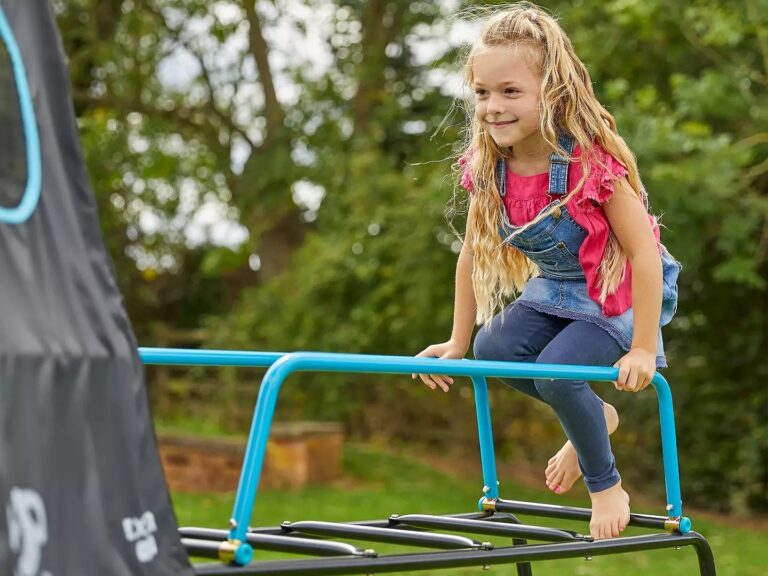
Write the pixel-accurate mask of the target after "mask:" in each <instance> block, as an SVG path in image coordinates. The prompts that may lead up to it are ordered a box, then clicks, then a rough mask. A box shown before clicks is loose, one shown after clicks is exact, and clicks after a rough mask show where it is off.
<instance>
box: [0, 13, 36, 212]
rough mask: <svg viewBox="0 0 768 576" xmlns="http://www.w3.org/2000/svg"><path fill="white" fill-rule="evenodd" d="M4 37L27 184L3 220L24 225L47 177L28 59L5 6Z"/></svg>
mask: <svg viewBox="0 0 768 576" xmlns="http://www.w3.org/2000/svg"><path fill="white" fill-rule="evenodd" d="M0 38H2V41H3V42H4V43H5V45H6V47H7V49H8V55H9V56H10V58H11V63H12V64H13V76H14V79H15V81H16V90H17V92H18V95H19V107H20V109H21V119H22V123H23V125H24V139H25V141H26V149H27V184H26V186H25V188H24V196H22V198H21V202H19V205H18V206H16V207H15V208H3V207H2V206H0V222H4V223H6V224H22V223H24V222H26V220H27V219H28V218H29V217H30V216H31V215H32V212H34V211H35V208H36V207H37V202H38V201H39V200H40V188H41V186H42V180H43V178H42V162H41V159H40V137H39V134H38V132H37V122H36V120H35V107H34V106H33V104H32V97H31V95H30V91H29V84H28V83H27V73H26V71H25V69H24V61H23V60H22V59H21V52H20V51H19V47H18V45H17V44H16V39H15V38H14V36H13V32H12V31H11V26H10V25H9V24H8V20H7V19H6V18H5V13H4V12H3V9H2V8H0Z"/></svg>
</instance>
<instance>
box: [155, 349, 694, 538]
mask: <svg viewBox="0 0 768 576" xmlns="http://www.w3.org/2000/svg"><path fill="white" fill-rule="evenodd" d="M140 355H141V358H142V360H144V361H145V362H146V363H148V364H176V365H206V366H253V367H264V366H271V367H270V368H269V370H267V373H266V374H265V376H264V379H263V381H262V385H261V388H260V390H259V396H258V399H257V402H256V408H255V412H254V418H253V421H252V423H251V431H250V436H249V439H248V445H247V447H246V453H245V460H244V462H243V469H242V471H241V476H240V483H239V485H238V490H237V495H236V498H235V507H234V511H233V518H232V530H231V531H230V537H231V538H232V539H234V540H240V541H241V542H243V541H245V533H246V530H247V527H248V523H249V521H250V517H251V513H252V510H253V505H254V501H255V498H256V491H257V489H258V483H259V477H260V475H261V468H262V465H263V462H264V454H265V451H266V445H267V438H268V436H269V429H270V427H271V424H272V416H273V414H274V410H275V406H276V404H277V396H278V394H279V391H280V387H281V386H282V383H283V381H284V380H285V378H287V377H288V375H289V374H291V373H292V372H300V371H320V372H357V373H385V374H411V373H425V374H449V375H452V376H467V377H470V378H472V379H473V384H474V385H475V396H476V409H477V411H478V432H479V433H480V435H481V440H480V443H481V445H480V449H481V457H482V458H483V479H484V481H485V482H486V486H488V487H489V493H488V497H491V496H490V495H491V494H492V492H491V490H494V489H497V488H496V483H495V481H494V480H493V479H494V478H495V477H496V469H495V468H496V467H495V462H494V460H495V457H494V455H493V440H492V434H491V429H490V409H489V407H488V398H487V385H486V384H484V383H483V385H479V384H478V381H479V380H484V379H485V377H488V376H493V377H499V378H548V379H552V380H560V379H579V380H590V381H603V382H611V381H615V380H616V379H617V378H618V373H619V371H618V369H617V368H607V367H599V366H569V365H556V364H534V363H527V362H489V361H481V360H472V361H469V360H440V359H437V358H416V357H412V356H377V355H361V354H331V353H324V352H295V353H290V354H280V353H264V352H241V351H217V350H178V349H152V348H142V349H140ZM651 383H652V385H653V386H654V388H655V389H656V392H657V394H658V400H659V416H660V418H661V442H662V456H663V460H664V477H665V484H666V489H667V513H668V516H669V517H670V518H672V519H675V518H680V517H681V516H682V500H681V497H680V477H679V471H678V461H677V444H676V435H675V419H674V411H673V407H672V393H671V391H670V388H669V384H668V383H667V381H666V380H665V379H664V377H663V376H661V375H660V374H658V373H656V374H655V375H654V377H653V380H652V382H651ZM496 494H497V492H496ZM682 526H685V527H686V528H685V530H683V531H687V530H690V521H689V520H688V519H687V518H683V519H682V522H681V527H682Z"/></svg>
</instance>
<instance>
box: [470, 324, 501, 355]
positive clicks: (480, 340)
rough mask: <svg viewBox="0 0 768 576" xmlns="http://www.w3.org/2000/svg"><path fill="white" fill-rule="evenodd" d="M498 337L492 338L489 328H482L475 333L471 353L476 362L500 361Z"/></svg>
mask: <svg viewBox="0 0 768 576" xmlns="http://www.w3.org/2000/svg"><path fill="white" fill-rule="evenodd" d="M497 340H498V337H497V338H494V336H493V333H492V332H491V330H490V328H489V327H487V326H484V327H483V328H481V329H480V330H478V331H477V335H476V336H475V342H474V344H473V345H472V352H473V353H474V355H475V358H476V359H477V360H500V358H499V346H498V342H497Z"/></svg>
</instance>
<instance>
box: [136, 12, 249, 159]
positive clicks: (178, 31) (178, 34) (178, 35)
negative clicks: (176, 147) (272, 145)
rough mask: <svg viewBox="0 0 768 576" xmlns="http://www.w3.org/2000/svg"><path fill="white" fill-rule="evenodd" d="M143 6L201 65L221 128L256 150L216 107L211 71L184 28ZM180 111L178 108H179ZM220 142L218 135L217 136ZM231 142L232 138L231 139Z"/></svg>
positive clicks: (243, 132)
mask: <svg viewBox="0 0 768 576" xmlns="http://www.w3.org/2000/svg"><path fill="white" fill-rule="evenodd" d="M141 4H142V5H143V7H144V8H145V9H146V10H147V11H148V12H150V13H151V14H153V15H154V16H155V18H157V19H158V20H159V21H160V22H162V24H163V26H164V27H165V29H166V30H168V32H169V33H170V34H171V36H172V37H173V40H174V41H175V43H176V45H178V46H182V47H183V48H185V49H186V50H187V51H189V53H190V54H192V55H193V56H194V57H195V59H196V60H197V62H198V63H199V64H200V70H201V76H202V79H203V82H204V83H205V86H206V89H207V92H208V102H209V103H210V106H209V107H210V110H211V112H213V114H214V116H215V117H216V118H217V119H218V120H219V122H220V124H219V127H221V126H224V127H226V128H227V129H229V131H230V132H234V133H236V134H239V135H240V136H241V137H242V138H243V139H244V140H245V141H246V142H248V144H249V145H250V146H251V148H256V144H255V143H254V142H253V140H251V138H250V136H249V135H248V133H247V132H246V131H245V130H244V129H243V128H241V127H240V126H238V125H237V124H235V123H234V122H233V121H232V115H231V114H229V113H227V112H225V111H223V110H221V109H219V107H218V106H217V105H216V98H215V90H216V89H215V87H214V85H213V82H212V81H211V76H210V71H209V70H208V67H207V66H206V64H205V59H204V58H203V55H202V54H201V53H200V52H199V51H198V50H196V49H195V48H194V47H193V46H192V44H191V43H190V42H189V41H188V40H187V39H185V38H183V36H182V33H183V26H180V27H178V28H172V27H171V26H169V25H168V23H167V22H166V21H165V17H164V16H163V14H162V13H161V12H160V11H159V10H158V9H157V8H156V7H155V6H153V5H152V3H151V2H150V1H148V0H142V1H141ZM171 51H172V50H170V49H169V50H168V52H171ZM177 110H178V108H177ZM216 137H217V140H218V134H217V135H216ZM230 141H231V138H230Z"/></svg>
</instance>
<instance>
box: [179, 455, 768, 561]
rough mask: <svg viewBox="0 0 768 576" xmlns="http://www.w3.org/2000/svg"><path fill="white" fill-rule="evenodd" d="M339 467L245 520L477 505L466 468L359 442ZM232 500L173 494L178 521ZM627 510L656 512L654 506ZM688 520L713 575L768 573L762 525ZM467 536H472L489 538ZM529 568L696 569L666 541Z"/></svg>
mask: <svg viewBox="0 0 768 576" xmlns="http://www.w3.org/2000/svg"><path fill="white" fill-rule="evenodd" d="M344 472H345V476H344V479H343V480H342V481H340V482H338V483H336V484H334V485H333V486H323V487H311V488H307V489H304V490H298V491H266V492H263V493H259V494H258V496H257V499H256V505H255V508H254V513H253V517H252V520H251V524H252V525H253V526H274V525H277V524H279V523H280V522H282V521H284V520H290V521H296V520H328V521H345V520H371V519H381V518H386V517H387V516H389V515H391V514H407V513H422V514H449V513H458V512H471V511H474V510H475V504H476V502H477V500H478V498H479V496H480V494H481V488H482V485H481V482H482V480H481V478H480V476H479V472H478V478H477V480H476V481H474V482H473V481H468V480H466V479H464V478H466V474H465V473H462V474H456V475H450V474H446V473H443V472H439V471H437V470H435V469H434V468H431V467H429V466H427V465H425V464H422V463H421V462H419V461H417V460H414V459H410V458H406V457H403V456H397V455H393V454H387V453H384V452H382V451H380V450H373V449H371V448H368V447H361V446H351V447H347V448H346V449H345V455H344ZM501 495H502V497H505V498H509V499H516V500H528V501H531V502H546V503H554V504H566V505H573V506H585V505H587V504H588V500H587V497H586V495H585V493H584V491H583V490H579V491H578V494H577V495H575V496H571V497H556V496H554V495H553V494H551V493H549V492H547V491H545V490H544V491H537V490H533V489H531V488H527V487H524V486H522V485H517V484H515V483H513V482H510V481H509V480H508V479H502V487H501ZM233 501H234V494H182V493H176V494H173V502H174V507H175V510H176V514H177V516H178V521H179V525H180V526H206V527H213V528H225V527H226V521H227V519H228V518H229V517H230V515H231V512H232V505H233ZM633 511H635V512H645V513H652V514H658V513H659V511H658V510H657V509H637V510H633ZM521 519H522V520H523V521H524V522H527V523H529V524H539V525H543V526H557V527H561V528H568V529H572V530H577V531H580V532H582V533H583V532H586V531H587V530H588V528H587V526H586V524H585V523H578V522H576V523H573V522H568V521H564V520H547V519H544V518H534V517H525V516H521ZM692 520H693V523H694V529H695V530H696V531H698V532H700V533H702V534H703V535H704V536H705V537H706V538H707V539H708V540H709V542H710V545H711V546H712V549H713V551H714V554H715V562H716V564H717V570H718V572H717V573H718V575H719V576H765V575H766V574H768V531H765V530H759V531H758V530H754V529H752V530H751V529H746V528H740V527H737V526H736V525H734V523H733V522H727V521H716V520H700V519H698V518H697V517H696V516H695V515H693V517H692ZM626 533H627V534H628V535H631V534H642V533H647V531H644V530H639V529H628V530H627V532H626ZM465 535H466V534H465ZM469 536H470V537H473V538H475V539H482V540H486V539H488V538H487V537H481V536H472V535H469ZM490 540H491V541H492V542H494V543H496V544H498V545H509V541H508V540H507V541H504V540H494V539H492V538H491V539H490ZM352 543H355V542H352ZM356 544H358V545H359V546H361V547H364V548H375V549H376V550H377V551H378V552H380V553H385V552H392V551H399V552H405V551H417V550H418V549H415V548H410V549H406V548H402V547H400V548H397V547H394V546H391V545H382V544H379V543H356ZM287 557H288V556H287V555H280V554H275V553H260V552H258V551H257V552H256V555H255V558H256V559H257V560H259V559H276V558H287ZM533 568H534V569H533V573H534V574H535V575H536V576H555V575H557V576H561V575H570V574H573V575H579V576H590V575H602V576H610V575H614V574H620V575H621V576H640V575H643V576H646V575H648V574H663V573H670V574H676V575H678V576H687V575H689V574H691V575H695V574H699V571H698V567H697V562H696V554H695V552H694V551H693V548H691V547H684V548H682V549H680V550H675V549H667V550H658V551H650V552H634V553H631V554H622V555H616V556H600V557H595V558H593V559H591V560H586V559H567V560H551V561H544V562H537V563H535V564H534V565H533ZM479 573H482V570H481V569H480V568H479V567H477V568H460V569H451V570H439V571H437V570H433V571H426V572H418V573H413V574H432V575H437V574H440V575H441V576H459V575H462V576H463V575H468V574H479ZM491 573H493V574H497V575H510V576H512V575H516V574H517V572H516V570H515V567H514V565H499V566H493V567H492V568H491Z"/></svg>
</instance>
